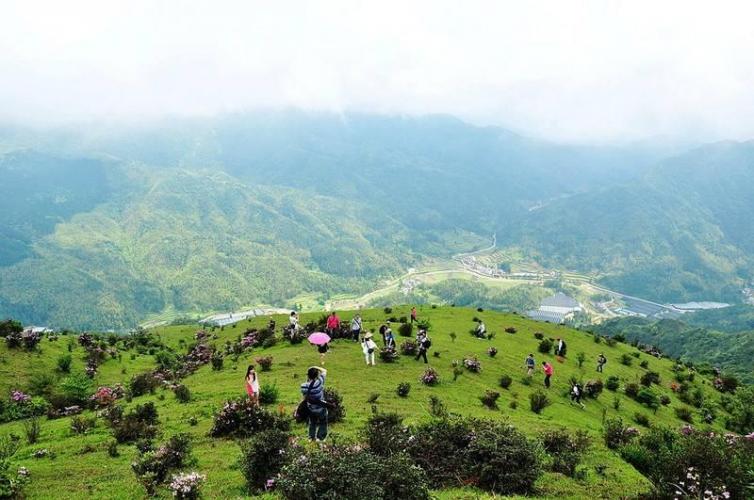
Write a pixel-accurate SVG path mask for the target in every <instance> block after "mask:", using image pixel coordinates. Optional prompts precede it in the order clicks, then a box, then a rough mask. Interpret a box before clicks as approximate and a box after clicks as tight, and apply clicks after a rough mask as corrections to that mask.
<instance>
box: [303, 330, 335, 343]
mask: <svg viewBox="0 0 754 500" xmlns="http://www.w3.org/2000/svg"><path fill="white" fill-rule="evenodd" d="M307 340H309V342H311V343H312V344H314V345H324V344H327V343H328V342H330V336H329V335H328V334H326V333H325V332H314V333H312V334H311V335H309V338H308V339H307Z"/></svg>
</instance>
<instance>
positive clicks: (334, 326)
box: [326, 311, 340, 339]
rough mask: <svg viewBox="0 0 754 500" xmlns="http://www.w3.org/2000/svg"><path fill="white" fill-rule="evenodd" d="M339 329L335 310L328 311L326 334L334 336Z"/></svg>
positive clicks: (338, 320) (338, 319)
mask: <svg viewBox="0 0 754 500" xmlns="http://www.w3.org/2000/svg"><path fill="white" fill-rule="evenodd" d="M339 329H340V318H339V317H338V315H337V314H336V313H335V311H333V312H331V313H330V316H328V317H327V328H326V331H327V334H328V335H329V336H330V338H333V339H334V338H335V337H336V336H337V334H338V330H339Z"/></svg>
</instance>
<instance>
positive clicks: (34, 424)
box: [24, 417, 42, 444]
mask: <svg viewBox="0 0 754 500" xmlns="http://www.w3.org/2000/svg"><path fill="white" fill-rule="evenodd" d="M41 433H42V424H40V423H39V417H31V418H30V419H27V420H25V421H24V435H25V436H26V442H27V443H28V444H34V443H36V442H37V441H38V440H39V435H40V434H41Z"/></svg>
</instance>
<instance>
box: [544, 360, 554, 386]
mask: <svg viewBox="0 0 754 500" xmlns="http://www.w3.org/2000/svg"><path fill="white" fill-rule="evenodd" d="M542 371H544V372H545V387H547V388H548V389H549V388H550V377H552V365H551V364H550V363H548V362H547V361H542Z"/></svg>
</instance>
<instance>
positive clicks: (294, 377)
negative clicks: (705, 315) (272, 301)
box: [0, 306, 720, 499]
mask: <svg viewBox="0 0 754 500" xmlns="http://www.w3.org/2000/svg"><path fill="white" fill-rule="evenodd" d="M409 309H410V306H405V307H395V308H393V311H392V313H391V314H389V315H386V314H385V313H384V312H383V311H382V310H376V309H372V310H365V311H362V316H363V318H364V323H365V326H366V327H367V328H369V329H373V330H376V328H377V327H378V326H379V324H380V323H381V322H382V321H384V319H385V318H386V317H387V316H396V317H400V316H404V315H408V312H409ZM320 314H321V313H311V314H304V315H302V320H303V322H306V321H309V320H311V319H315V318H317V317H318V316H319V315H320ZM351 314H352V313H344V314H343V315H342V319H345V320H347V319H350V316H351ZM474 316H478V317H481V318H483V319H484V321H485V323H486V324H487V327H488V330H490V331H492V332H495V333H496V337H495V338H494V339H493V340H491V341H487V340H477V339H475V338H473V337H472V336H471V335H470V334H469V333H468V330H469V329H470V328H471V327H472V326H473V322H472V318H473V317H474ZM419 317H420V319H421V318H428V319H429V320H430V321H431V323H432V329H431V331H430V334H431V336H432V339H433V346H432V348H431V351H437V352H439V353H440V358H436V357H433V356H432V355H431V353H430V358H429V360H430V365H431V366H433V367H435V368H436V369H437V370H438V371H439V373H440V375H441V377H442V381H441V383H440V385H438V386H437V387H433V388H429V387H424V386H422V385H421V384H420V383H419V381H418V377H419V376H420V374H421V373H422V372H423V370H424V364H423V363H420V362H416V361H414V360H413V359H411V358H407V357H401V359H400V360H399V362H397V363H395V364H382V363H378V365H377V366H376V367H371V368H367V367H366V366H365V365H364V360H363V357H362V355H361V349H360V347H359V345H358V344H357V343H353V342H350V341H345V340H339V341H335V342H333V346H332V347H333V348H332V350H331V351H330V353H329V354H328V355H327V360H326V368H327V369H328V385H329V386H332V387H334V388H336V389H337V390H338V391H339V392H340V393H341V394H342V396H343V398H344V404H345V406H346V413H347V415H346V419H345V421H344V422H342V423H339V424H336V425H334V426H332V428H331V432H332V433H333V434H339V435H341V436H345V437H348V438H354V439H356V438H357V437H358V433H359V430H360V429H361V427H362V425H363V424H364V422H365V420H366V418H367V417H368V416H369V415H370V413H371V408H370V404H368V403H367V398H368V396H369V395H370V394H372V393H379V394H380V397H379V400H378V403H377V406H378V407H379V409H380V410H381V411H396V412H398V413H400V414H401V415H403V416H405V419H406V422H407V423H415V422H420V421H424V420H427V419H429V418H430V417H429V413H428V398H429V396H430V395H437V396H438V397H440V398H441V399H442V400H443V401H444V402H445V404H446V405H447V406H448V409H449V410H450V411H451V412H456V413H459V414H464V415H473V416H476V417H483V418H492V419H509V420H510V422H511V423H512V424H514V425H515V426H517V427H519V428H521V429H522V430H524V431H525V432H526V433H527V434H529V435H531V436H535V435H536V434H538V433H539V432H540V431H543V430H545V429H549V428H555V427H558V426H565V427H567V428H569V429H572V430H577V429H584V430H586V431H588V432H589V433H590V435H591V436H592V438H593V444H592V447H591V449H590V451H589V453H588V455H587V456H586V457H585V461H584V465H585V467H586V470H587V474H586V478H585V479H582V480H578V481H577V480H574V479H570V478H566V477H564V476H562V475H560V474H555V473H545V474H544V475H543V476H542V478H541V479H540V480H539V481H538V483H537V489H538V495H539V496H542V497H549V498H551V497H561V498H578V497H586V496H593V495H594V494H595V491H599V495H600V496H603V497H606V498H618V497H635V496H636V495H638V494H640V493H642V492H645V491H647V490H648V489H649V483H648V481H647V480H646V479H645V478H644V477H643V476H641V475H640V474H639V473H638V472H636V471H635V470H634V469H633V468H632V467H631V466H630V465H628V464H627V463H625V462H623V461H622V460H621V459H620V457H619V456H618V455H617V454H616V453H614V452H612V451H609V450H608V449H607V448H605V446H604V444H603V442H602V439H601V429H602V420H603V417H604V416H607V417H611V416H615V415H620V416H621V417H622V418H623V419H624V421H627V422H631V421H632V415H633V414H634V413H635V412H637V411H642V412H643V413H647V414H649V415H650V417H651V420H652V421H653V422H655V423H662V424H665V425H669V426H673V427H680V426H681V425H682V424H683V423H682V422H681V421H680V420H678V419H677V418H676V417H675V414H674V411H673V407H675V406H678V405H680V404H681V403H680V402H679V400H678V399H677V397H676V396H675V395H674V394H673V393H672V392H671V391H670V389H669V383H670V381H671V380H672V372H671V367H672V362H671V361H669V360H662V361H660V360H657V359H655V358H652V357H650V356H647V355H645V354H641V355H640V359H635V360H634V363H633V366H631V367H627V366H624V365H622V364H621V363H620V361H619V359H620V357H621V355H622V354H624V353H631V352H636V349H634V348H632V347H630V346H627V345H624V344H618V345H617V346H616V347H608V346H606V345H605V344H604V343H603V344H600V345H597V344H595V343H594V341H593V339H592V337H591V336H589V335H587V334H585V333H582V332H578V331H575V330H571V329H568V328H565V327H560V326H555V325H550V324H544V323H535V322H531V321H529V320H526V319H523V318H521V317H519V316H516V315H511V314H502V313H496V312H488V311H485V312H482V313H480V312H477V311H476V310H472V309H461V308H452V307H439V308H437V309H432V308H430V307H429V306H424V307H421V308H419ZM276 319H277V320H278V325H282V324H284V323H283V322H284V321H285V317H284V316H278V317H276ZM267 321H268V318H255V319H252V320H250V321H245V322H242V323H241V324H239V325H237V326H236V327H228V328H225V329H224V330H222V331H221V330H217V331H216V332H215V333H217V334H218V336H219V338H218V339H217V340H216V343H217V344H218V345H220V344H223V343H224V342H225V340H235V339H236V338H237V336H238V335H239V334H240V333H242V332H243V331H244V329H245V328H247V327H250V326H262V325H264V324H266V322H267ZM510 326H513V327H515V328H516V329H517V330H518V331H517V333H516V334H508V333H505V332H504V329H505V328H507V327H510ZM196 330H197V327H196V326H193V325H191V326H170V327H164V328H158V329H157V330H156V332H158V333H159V334H160V335H161V337H162V339H163V340H164V341H165V342H166V343H168V344H169V345H171V346H173V347H175V348H176V349H177V348H178V345H179V341H180V339H184V340H186V341H187V342H190V341H191V340H192V339H193V335H194V333H195V331H196ZM537 331H541V332H543V333H544V334H545V335H546V336H549V337H552V338H555V337H559V336H561V337H563V338H565V339H566V340H567V342H568V348H569V357H568V359H567V360H566V361H565V363H563V364H561V363H558V362H556V361H555V359H554V357H553V356H545V355H542V354H539V353H537V345H538V342H539V341H538V340H536V339H535V338H534V336H533V334H534V332H537ZM450 332H455V333H456V334H457V339H456V341H455V342H452V341H451V337H450V335H449V334H450ZM401 340H402V338H401V337H398V343H399V344H400V342H401ZM40 346H41V353H31V354H29V353H23V352H18V351H14V352H9V351H8V350H7V349H6V347H5V346H4V345H2V347H0V390H2V391H3V393H5V392H7V391H8V390H10V389H13V388H26V387H27V384H28V382H29V380H30V377H31V376H33V375H34V374H39V373H45V372H46V373H55V370H54V367H55V360H56V359H57V358H58V357H59V356H60V355H61V354H64V353H65V352H67V347H66V346H67V337H61V339H60V340H59V341H57V342H49V341H48V340H44V341H43V342H42V343H41V344H40ZM489 346H495V347H497V349H498V351H499V352H498V355H497V357H495V358H490V357H489V356H488V355H487V354H486V351H487V348H488V347H489ZM579 351H583V352H585V353H586V354H587V362H586V363H585V364H584V367H583V368H582V369H579V368H578V365H577V362H576V360H575V359H576V354H577V353H578V352H579ZM603 351H604V352H605V354H606V355H607V357H608V359H609V362H608V364H607V366H606V369H605V373H604V375H603V376H602V378H603V380H604V379H606V378H607V377H608V376H610V375H618V376H619V377H621V379H622V381H623V382H638V380H639V377H640V376H641V374H642V373H643V372H644V370H643V369H641V368H640V367H639V362H640V361H641V360H642V359H648V360H649V367H650V369H652V370H654V371H657V372H659V373H660V376H661V378H662V386H661V387H658V388H656V390H657V391H658V392H659V393H662V394H667V395H669V396H671V398H672V403H671V405H670V406H668V407H661V408H660V409H659V410H658V412H657V414H656V415H652V413H651V411H649V410H646V409H645V408H643V407H641V406H640V405H639V404H638V403H636V402H634V401H633V400H631V399H629V398H627V397H625V396H621V399H622V404H621V407H620V411H616V410H614V409H613V407H612V402H613V397H614V395H613V393H611V392H610V391H608V390H605V391H604V392H603V393H602V395H601V396H600V398H599V399H597V400H587V401H586V409H584V410H582V409H580V408H577V407H575V406H571V405H570V404H569V400H568V398H567V397H566V396H565V394H566V392H567V390H568V379H569V377H571V376H575V377H579V378H582V379H583V380H584V381H586V380H589V379H590V378H596V376H597V374H596V373H595V371H594V370H595V364H594V362H593V361H594V360H595V359H596V357H597V355H598V354H599V353H600V352H603ZM529 352H533V353H535V355H536V357H537V362H538V364H539V363H541V361H542V360H544V359H547V360H549V361H551V362H553V364H554V366H555V375H554V378H553V386H552V388H551V389H550V390H549V393H548V394H549V396H550V399H551V400H552V402H553V404H552V405H551V406H549V407H548V408H546V409H545V410H544V411H543V412H542V414H541V415H536V414H534V413H533V412H531V411H530V409H529V401H528V396H529V394H530V393H531V392H532V391H534V390H538V389H540V388H542V376H541V372H538V373H537V374H536V376H535V377H534V380H533V382H532V385H531V386H528V387H527V386H525V385H523V384H522V383H521V379H522V377H523V375H524V369H523V366H522V365H523V360H524V357H525V356H526V354H528V353H529ZM261 353H264V354H265V355H272V356H273V357H274V364H273V367H272V371H270V372H261V373H260V379H261V382H262V384H272V383H274V384H276V385H277V386H278V388H279V389H280V396H281V400H280V405H281V410H282V411H285V412H286V413H288V414H290V413H292V411H293V409H294V407H295V405H296V404H297V402H298V401H299V393H298V386H299V384H300V383H301V382H302V380H303V377H304V373H305V371H306V369H307V368H308V367H309V366H311V365H315V364H318V363H319V356H318V354H317V352H316V351H315V349H313V348H312V347H311V346H309V345H307V344H302V345H298V346H290V345H288V344H287V343H281V344H279V345H278V346H275V347H272V348H269V349H264V350H255V351H254V352H249V353H247V354H245V355H243V356H242V357H241V359H240V360H239V361H238V363H236V364H234V363H233V362H232V361H231V360H230V359H229V358H227V359H226V363H225V367H224V369H223V370H222V371H219V372H215V371H212V370H211V368H210V366H205V367H203V368H201V369H200V370H199V371H198V372H197V373H195V374H194V375H192V376H190V377H188V378H186V379H185V380H184V383H185V384H186V385H187V386H188V387H189V388H190V390H191V393H192V395H193V401H192V402H190V403H188V404H178V403H177V401H176V400H175V398H174V396H173V394H172V392H170V391H166V390H165V391H158V393H157V394H155V395H151V396H143V397H140V398H135V399H134V401H133V403H131V405H134V404H137V403H144V402H146V401H154V402H155V404H156V406H157V408H158V411H159V417H160V423H161V426H160V429H161V433H162V435H161V438H162V439H164V438H167V437H168V436H170V435H171V434H174V433H177V432H188V433H190V434H191V435H192V437H193V440H194V453H195V455H196V457H197V459H198V462H197V465H196V466H195V469H196V470H198V471H200V472H201V473H203V474H206V475H207V482H206V484H205V487H204V493H205V495H206V497H207V498H239V497H244V496H245V495H246V493H245V491H244V482H243V478H242V476H241V473H240V471H239V470H238V469H237V468H236V466H235V463H236V461H237V458H238V454H239V448H238V445H237V444H236V443H235V442H233V441H229V440H222V439H212V438H209V437H208V431H209V428H210V426H211V423H212V415H213V414H214V412H215V411H216V410H217V409H218V408H219V407H220V406H221V405H222V403H223V402H224V401H225V400H226V399H228V398H233V397H237V396H240V395H242V394H244V382H243V378H244V373H245V368H246V365H247V364H249V363H253V362H254V361H253V359H254V357H256V356H259V355H260V354H261ZM73 355H74V366H73V371H81V370H83V367H84V361H83V356H84V351H83V349H82V348H81V347H79V346H78V345H76V347H75V349H74V351H73ZM464 356H477V357H478V358H479V359H480V360H481V362H482V367H483V368H482V372H481V373H479V374H473V373H469V372H466V373H464V374H463V375H462V376H461V377H460V378H459V379H458V380H457V381H455V382H454V381H453V376H452V368H451V362H452V361H453V360H454V359H458V360H460V359H462V358H463V357H464ZM153 366H154V360H153V358H152V356H149V355H143V356H137V357H136V359H135V360H131V359H130V352H124V353H123V356H122V359H121V360H120V361H119V360H117V359H111V360H108V361H107V362H105V363H104V364H103V365H102V366H101V367H100V371H99V373H98V375H97V377H96V384H98V385H104V384H112V383H115V382H125V381H127V380H128V379H129V378H130V377H131V376H132V375H133V374H136V373H138V372H140V371H145V370H147V369H150V368H151V367H153ZM503 374H508V375H510V376H511V377H512V378H513V384H512V385H511V387H510V388H509V390H504V389H501V388H499V386H498V380H499V378H500V376H501V375H503ZM700 380H701V377H699V376H698V375H697V383H699V386H700V387H702V388H703V390H704V391H705V393H708V394H711V392H712V390H711V388H710V384H709V382H708V381H707V383H706V384H702V383H701V382H700ZM403 381H406V382H409V383H410V384H411V386H412V388H411V393H410V395H409V397H408V398H399V397H398V396H397V395H396V394H395V388H396V386H397V385H398V383H399V382H403ZM486 389H493V390H497V391H499V392H500V393H501V394H502V396H501V398H500V400H499V406H500V410H497V411H493V410H489V409H487V408H485V407H483V406H482V404H481V403H480V401H479V397H480V396H481V395H482V394H483V393H484V391H485V390H486ZM163 396H164V399H163V400H161V398H162V397H163ZM513 400H517V401H518V403H519V404H518V408H517V409H515V410H512V409H510V408H509V403H510V402H511V401H513ZM191 417H196V419H197V420H198V424H197V425H196V426H191V425H189V419H190V418H191ZM697 420H698V417H697ZM719 420H720V419H719V418H718V421H719ZM69 426H70V419H69V418H63V419H58V420H52V421H47V420H44V421H43V422H42V435H41V438H40V441H39V442H38V443H37V444H35V445H33V446H24V447H22V448H21V450H20V451H19V452H18V454H17V455H16V457H14V463H15V464H16V465H19V466H20V465H24V466H26V467H28V468H29V470H30V471H31V475H32V480H31V482H30V484H29V485H28V487H27V493H28V496H29V498H64V497H65V498H86V497H101V498H141V497H143V490H142V489H141V487H140V486H139V485H138V484H137V482H136V480H135V477H134V475H133V473H132V472H131V469H130V462H131V460H132V459H133V458H134V456H135V454H136V452H135V449H134V447H133V446H126V445H121V446H119V449H120V453H121V455H120V457H118V458H110V457H109V456H108V455H107V451H106V444H107V443H108V442H109V441H110V440H111V437H110V432H109V429H108V428H107V427H106V426H105V424H104V423H103V422H102V421H99V422H98V425H97V427H96V428H95V429H94V430H93V431H92V432H91V433H90V434H88V435H86V436H83V437H82V436H73V435H72V434H71V432H70V431H69ZM294 429H295V433H296V434H298V435H300V436H304V435H305V429H304V427H303V426H295V428H294ZM9 432H12V433H15V434H18V435H20V436H23V427H22V423H21V422H14V423H9V424H4V425H0V434H6V433H9ZM89 446H91V447H93V451H90V452H86V453H84V451H86V447H89ZM40 448H47V449H49V450H50V451H52V452H54V453H55V454H56V455H57V457H56V458H54V459H51V458H41V459H34V458H32V453H33V452H34V450H37V449H40ZM597 465H601V466H602V465H604V466H606V472H605V475H604V476H600V475H598V474H597V473H596V472H595V468H594V466H597ZM436 493H437V496H438V497H439V498H442V499H451V498H453V499H455V498H486V497H485V495H484V494H482V493H480V492H476V491H474V490H470V489H461V490H449V491H442V492H436ZM163 494H166V493H165V492H163Z"/></svg>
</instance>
